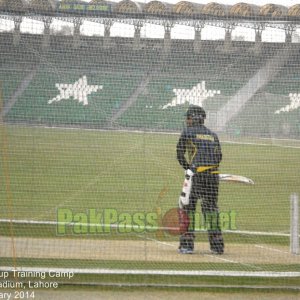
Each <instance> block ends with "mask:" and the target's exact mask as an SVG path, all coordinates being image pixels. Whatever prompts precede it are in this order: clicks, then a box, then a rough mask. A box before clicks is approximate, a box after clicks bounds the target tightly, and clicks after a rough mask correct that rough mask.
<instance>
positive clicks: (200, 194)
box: [177, 105, 224, 254]
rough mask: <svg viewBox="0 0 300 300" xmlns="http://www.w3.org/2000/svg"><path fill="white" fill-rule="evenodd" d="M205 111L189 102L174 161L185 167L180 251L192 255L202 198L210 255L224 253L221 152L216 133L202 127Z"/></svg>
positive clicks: (180, 211) (179, 215) (180, 202)
mask: <svg viewBox="0 0 300 300" xmlns="http://www.w3.org/2000/svg"><path fill="white" fill-rule="evenodd" d="M205 118H206V113H205V111H204V109H203V108H202V107H200V106H196V105H191V106H189V108H188V110H187V112H186V128H185V129H184V130H183V132H182V133H181V135H180V138H179V140H178V143H177V160H178V162H179V164H180V165H181V166H182V167H183V168H184V170H185V179H184V184H183V189H182V193H181V195H180V197H179V209H178V218H179V225H180V241H179V242H180V244H179V249H178V251H179V253H181V254H192V253H193V252H194V239H195V235H194V232H195V211H196V204H197V201H198V200H200V201H201V208H202V214H203V216H204V221H205V225H206V228H207V232H208V240H209V244H210V250H211V252H212V253H213V254H223V253H224V241H223V237H222V232H221V228H220V226H219V209H218V191H219V176H218V174H219V172H218V167H219V164H220V162H221V160H222V151H221V146H220V142H219V139H218V136H217V135H216V134H215V133H214V132H212V131H211V130H210V129H208V128H207V127H206V126H204V120H205Z"/></svg>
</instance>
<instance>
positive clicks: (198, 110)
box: [185, 105, 206, 123]
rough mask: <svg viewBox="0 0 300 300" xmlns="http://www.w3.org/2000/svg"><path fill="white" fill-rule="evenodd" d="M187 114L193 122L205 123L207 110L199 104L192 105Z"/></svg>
mask: <svg viewBox="0 0 300 300" xmlns="http://www.w3.org/2000/svg"><path fill="white" fill-rule="evenodd" d="M185 115H186V117H187V118H191V119H192V121H193V123H203V122H204V119H205V118H206V113H205V110H204V109H203V108H202V107H201V106H197V105H191V106H190V107H189V108H188V110H187V112H186V114H185Z"/></svg>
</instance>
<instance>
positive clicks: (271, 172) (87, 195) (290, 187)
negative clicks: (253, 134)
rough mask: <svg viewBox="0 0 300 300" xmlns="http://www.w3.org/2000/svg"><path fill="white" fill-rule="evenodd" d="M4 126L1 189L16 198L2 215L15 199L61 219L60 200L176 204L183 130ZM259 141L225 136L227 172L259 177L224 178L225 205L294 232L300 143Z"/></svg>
mask: <svg viewBox="0 0 300 300" xmlns="http://www.w3.org/2000/svg"><path fill="white" fill-rule="evenodd" d="M5 132H6V135H7V137H8V151H6V153H4V151H5V150H4V149H5V147H4V146H5V145H4V144H3V143H5V139H3V138H1V160H2V161H1V163H2V164H3V165H5V163H7V162H8V171H5V172H6V174H5V172H4V168H1V169H0V172H1V173H0V176H1V177H0V178H1V185H2V187H1V190H0V197H1V199H9V198H11V199H12V203H11V204H9V203H8V202H9V201H7V200H6V201H1V204H0V205H1V212H0V218H1V219H7V218H8V216H9V209H10V207H11V208H12V211H13V218H14V219H22V220H24V219H25V220H35V221H56V219H57V209H58V208H65V209H70V210H72V212H74V213H81V212H85V211H86V210H87V209H96V210H99V211H101V210H104V209H114V210H116V211H117V212H118V214H122V213H123V214H124V213H127V214H131V215H132V214H134V213H150V212H156V211H157V209H159V210H160V211H161V213H162V215H164V213H165V212H167V211H168V210H169V209H171V208H173V207H176V205H177V199H178V195H179V193H180V190H181V184H182V180H183V172H182V169H181V168H180V166H179V165H178V163H177V161H176V153H175V152H176V151H175V146H176V141H177V138H178V136H177V135H171V134H170V135H162V134H155V133H130V132H117V131H113V132H112V131H88V130H80V129H75V130H70V129H50V128H33V127H19V126H6V128H5ZM258 142H259V143H260V144H263V145H259V144H258V143H257V144H256V143H252V144H247V143H244V144H237V143H228V142H226V143H225V142H224V143H222V140H221V143H222V148H223V155H224V156H223V162H222V165H221V172H222V173H232V174H240V175H244V176H247V177H250V178H252V179H253V180H254V182H255V185H254V186H245V185H238V184H228V183H221V187H220V197H219V206H220V210H221V211H223V212H231V211H234V213H235V224H234V228H233V229H236V230H242V231H244V230H247V231H261V232H280V233H288V232H289V224H290V219H289V214H290V211H289V207H290V204H289V197H290V194H291V193H292V192H298V193H299V192H300V190H299V169H300V168H299V166H300V162H299V157H300V156H299V155H300V148H299V147H282V146H276V145H273V144H270V145H267V144H266V142H262V141H258ZM293 144H295V142H293ZM284 146H287V143H285V145H284ZM298 146H299V145H298ZM4 160H5V161H4ZM7 178H9V185H8V184H7V182H8V181H7ZM198 211H199V212H200V209H199V210H198ZM3 228H4V229H3ZM229 229H230V228H229ZM2 231H6V230H5V226H4V227H2ZM2 233H3V232H2ZM33 235H34V233H33ZM50 235H51V231H49V230H45V236H50Z"/></svg>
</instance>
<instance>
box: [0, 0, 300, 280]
mask: <svg viewBox="0 0 300 300" xmlns="http://www.w3.org/2000/svg"><path fill="white" fill-rule="evenodd" d="M14 2H15V4H16V7H14V8H13V10H11V9H10V8H9V6H8V2H7V1H0V9H1V15H0V30H1V32H0V52H1V57H0V82H1V89H0V95H1V98H0V99H1V124H0V125H1V141H0V143H1V152H0V153H1V168H0V178H1V189H0V195H1V199H2V201H1V202H0V206H1V209H0V221H1V229H0V233H1V236H0V239H1V249H0V260H1V265H2V266H6V267H7V268H9V267H11V268H26V267H27V268H29V269H30V268H33V270H39V268H42V267H49V268H54V267H62V268H66V269H68V268H69V269H70V268H77V269H82V270H87V269H89V270H94V271H95V272H96V271H97V270H98V271H99V270H100V271H101V270H102V273H105V272H108V270H114V271H115V272H116V273H118V272H121V270H122V271H124V272H125V273H126V272H128V274H129V273H130V272H133V271H135V272H136V273H138V272H139V270H144V271H145V270H148V271H153V272H154V271H155V270H156V272H157V273H158V274H165V273H164V272H170V274H172V272H175V273H174V274H184V273H183V272H199V274H200V273H201V272H202V273H203V274H204V273H205V272H207V271H215V272H216V274H218V272H219V271H220V272H223V271H233V272H237V274H239V275H241V274H242V272H244V271H249V272H267V273H266V274H269V275H270V274H273V273H274V272H281V271H284V272H290V273H289V274H291V272H293V271H299V266H300V260H299V256H297V255H293V254H291V253H290V230H291V228H290V224H291V220H290V203H289V199H290V195H291V194H292V193H299V154H300V141H299V138H300V111H299V106H300V100H299V99H300V91H299V68H300V66H299V43H298V42H299V41H298V34H297V27H296V25H297V22H296V25H294V27H292V31H291V32H290V31H289V30H288V29H287V28H288V27H287V26H286V25H284V26H283V25H282V24H278V22H277V21H276V20H273V21H272V20H269V21H268V22H265V23H264V27H263V29H261V30H258V29H257V27H256V25H257V24H258V23H257V21H256V20H255V19H249V20H247V22H245V20H244V21H241V22H240V23H239V22H236V23H235V24H234V23H232V20H236V19H230V18H227V19H226V20H225V19H220V20H218V19H216V18H215V17H214V18H213V19H211V20H210V19H209V18H208V19H207V21H206V23H205V22H204V23H203V24H202V27H201V26H200V27H199V24H198V23H197V22H195V19H188V17H186V16H185V17H181V18H180V17H177V18H175V19H172V18H171V19H168V18H167V17H166V15H165V14H164V12H165V13H166V12H170V10H171V9H172V5H163V4H161V5H158V2H156V1H153V3H152V5H150V4H149V3H148V4H149V5H148V6H145V7H146V8H144V11H146V13H145V14H143V15H141V16H143V17H140V18H139V17H137V16H136V13H138V12H139V6H134V5H133V2H131V1H122V2H121V3H119V4H116V6H115V9H116V10H117V9H118V10H119V12H122V10H123V14H122V13H121V14H118V15H113V16H110V17H109V16H107V15H103V16H102V15H101V14H100V13H102V12H103V10H108V9H111V6H110V5H111V4H109V5H108V4H107V5H106V4H105V3H106V2H104V1H92V2H91V4H93V5H96V4H97V5H98V6H97V7H98V10H99V11H98V13H99V14H98V15H96V16H94V15H92V16H90V17H88V15H87V14H88V13H87V11H86V8H85V6H82V7H81V8H78V7H77V8H76V7H75V4H74V3H73V4H72V3H71V2H70V1H63V2H61V3H59V5H61V6H60V7H56V6H53V5H52V4H51V3H52V2H50V1H49V3H50V4H51V5H50V4H49V3H48V2H47V3H48V4H49V5H50V6H48V4H47V5H46V6H45V3H46V2H42V1H31V2H30V3H31V6H29V8H27V10H28V11H27V13H25V14H24V12H23V10H22V9H21V8H22V7H23V6H18V5H21V4H20V3H21V1H14ZM19 2H20V3H19ZM43 3H44V4H43ZM70 3H71V4H70ZM155 3H156V5H155ZM56 5H58V4H56ZM76 5H83V4H82V3H81V4H80V3H77V4H76ZM181 5H183V4H181ZM186 5H187V4H186ZM20 7H21V8H20ZM100 7H101V8H100ZM83 8H84V9H85V10H84V12H83V11H82V9H83ZM209 8H210V6H209V7H208V6H206V10H208V9H209ZM221 8H222V6H217V7H215V9H217V11H218V10H219V9H221ZM54 9H56V10H55V13H54V12H53V13H51V14H49V11H54ZM94 9H95V6H94ZM182 9H185V10H184V12H185V13H187V14H188V13H189V11H190V10H191V9H195V10H196V11H198V10H200V9H201V7H200V6H199V7H198V6H195V7H192V6H191V7H190V6H184V5H183V6H179V5H178V6H176V9H175V10H174V11H175V12H176V13H180V11H181V10H182ZM211 9H212V8H211ZM223 9H225V8H223ZM239 9H240V8H239ZM239 9H237V8H236V10H237V13H238V11H239ZM265 9H266V8H265ZM278 9H279V8H278ZM236 10H234V11H236ZM67 11H69V12H71V13H73V14H69V13H68V12H67ZM94 13H95V11H94ZM128 13H131V14H133V15H134V17H128ZM147 13H149V14H155V17H153V18H151V15H147ZM157 13H160V14H159V15H157ZM209 13H212V14H213V13H214V10H212V12H210V11H208V12H206V14H209ZM279 23H280V22H279ZM233 24H234V25H233ZM288 24H289V23H288ZM200 25H201V24H200ZM212 32H213V33H215V34H214V36H213V37H212V35H211V33H212ZM254 33H255V34H254ZM291 33H293V35H291ZM254 35H255V36H254ZM201 36H202V38H201ZM220 37H221V38H220ZM224 37H225V38H224ZM282 37H284V38H283V40H282ZM291 37H293V39H290V40H289V38H291ZM260 38H261V39H260ZM190 104H195V105H200V106H202V107H203V108H204V109H205V111H206V115H207V119H206V121H205V125H206V126H207V127H209V128H210V129H211V130H213V131H215V132H216V133H217V134H218V135H219V138H220V142H221V147H222V151H223V161H222V163H221V165H220V171H221V173H226V174H235V175H242V176H245V177H248V178H250V179H252V180H253V181H254V185H243V184H238V183H236V184H233V183H232V184H230V183H228V182H225V181H224V182H222V181H221V182H220V189H219V201H218V206H219V210H220V226H221V229H222V232H223V236H224V241H225V253H224V255H223V256H222V257H221V256H214V255H212V254H211V253H210V251H209V243H208V238H207V233H206V229H207V227H206V226H207V224H205V221H204V218H203V215H202V213H201V206H200V202H199V203H198V205H197V210H196V214H195V235H196V240H195V253H194V254H193V255H191V256H184V255H180V254H178V253H177V248H178V243H179V236H178V226H179V225H178V217H177V206H178V197H179V195H180V193H181V187H182V182H183V179H184V172H183V170H182V168H181V167H180V166H179V164H178V162H177V161H176V144H177V141H178V138H179V134H180V132H181V131H182V130H183V128H184V126H185V124H184V122H185V117H184V113H185V111H186V110H187V108H188V106H189V105H190ZM294 226H299V225H297V224H296V225H294ZM100 271H99V272H100ZM145 272H146V271H145ZM159 272H160V273H159ZM238 272H240V273H238ZM100 273H101V272H100ZM187 274H192V273H187ZM274 274H275V273H274ZM48 275H49V274H48ZM19 277H20V276H19ZM24 277H25V278H26V275H24ZM27 277H28V276H27ZM37 277H38V276H37ZM140 280H142V279H140Z"/></svg>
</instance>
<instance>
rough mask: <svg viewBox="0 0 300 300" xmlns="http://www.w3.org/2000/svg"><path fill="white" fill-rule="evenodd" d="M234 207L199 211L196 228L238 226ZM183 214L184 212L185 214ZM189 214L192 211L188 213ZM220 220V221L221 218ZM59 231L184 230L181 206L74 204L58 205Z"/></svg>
mask: <svg viewBox="0 0 300 300" xmlns="http://www.w3.org/2000/svg"><path fill="white" fill-rule="evenodd" d="M184 214H185V213H184ZM236 216H237V213H236V211H234V210H230V211H224V212H219V213H218V214H217V213H213V212H212V213H208V214H207V215H206V217H205V218H204V216H203V215H202V214H200V213H198V212H196V213H195V215H194V218H193V221H192V220H191V218H189V220H190V224H191V223H192V222H194V224H195V227H194V228H195V230H196V231H201V230H210V229H211V230H213V229H215V226H217V223H218V226H219V227H220V228H221V230H236V229H237V228H236ZM181 217H182V215H181ZM186 217H188V215H187V214H186ZM217 220H218V222H217ZM56 231H57V235H69V234H75V235H76V234H110V233H113V232H115V233H118V234H123V233H156V232H160V233H162V232H163V233H165V234H170V235H177V234H180V233H181V224H180V222H179V214H178V208H172V209H170V210H168V211H166V212H165V213H162V212H161V209H160V208H158V209H156V211H151V212H135V213H128V212H121V211H119V210H117V209H114V208H105V209H102V210H98V209H95V208H90V209H86V210H84V211H75V210H73V209H70V208H58V209H57V227H56Z"/></svg>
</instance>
